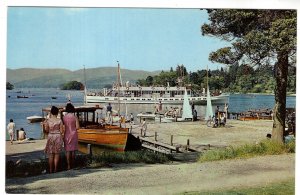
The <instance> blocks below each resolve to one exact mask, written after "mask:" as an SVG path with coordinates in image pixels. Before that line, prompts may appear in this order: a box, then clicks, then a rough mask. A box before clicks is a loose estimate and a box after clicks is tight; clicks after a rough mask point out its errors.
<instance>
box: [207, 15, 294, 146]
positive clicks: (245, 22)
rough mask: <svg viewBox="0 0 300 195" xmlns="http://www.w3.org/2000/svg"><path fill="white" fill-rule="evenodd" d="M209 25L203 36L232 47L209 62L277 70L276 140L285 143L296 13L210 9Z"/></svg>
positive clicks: (211, 56)
mask: <svg viewBox="0 0 300 195" xmlns="http://www.w3.org/2000/svg"><path fill="white" fill-rule="evenodd" d="M207 12H208V15H209V21H210V23H209V24H204V25H202V27H201V29H202V34H203V35H211V36H215V37H218V38H221V39H222V40H225V41H228V42H229V43H231V46H230V47H225V48H220V49H219V50H217V51H215V52H212V53H211V54H210V56H209V59H210V60H211V61H214V62H218V63H223V64H227V65H236V64H239V65H240V64H245V62H246V63H247V64H251V65H253V67H257V66H266V65H270V64H272V65H273V66H274V76H275V82H276V84H275V90H274V92H275V106H274V109H273V111H274V121H273V129H272V140H274V141H277V142H281V143H282V142H283V133H284V129H285V115H286V90H287V76H288V67H289V66H293V65H294V64H295V59H296V57H295V56H296V34H297V33H296V26H297V21H296V18H297V12H296V10H215V9H208V10H207Z"/></svg>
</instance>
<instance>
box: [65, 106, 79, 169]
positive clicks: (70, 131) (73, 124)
mask: <svg viewBox="0 0 300 195" xmlns="http://www.w3.org/2000/svg"><path fill="white" fill-rule="evenodd" d="M66 112H67V114H66V115H64V117H63V124H64V126H65V135H64V146H65V151H66V157H67V165H68V170H70V169H71V168H72V167H74V164H75V152H76V150H78V134H77V130H78V129H79V121H78V118H77V116H75V115H74V112H75V108H74V106H73V104H71V103H68V104H67V105H66Z"/></svg>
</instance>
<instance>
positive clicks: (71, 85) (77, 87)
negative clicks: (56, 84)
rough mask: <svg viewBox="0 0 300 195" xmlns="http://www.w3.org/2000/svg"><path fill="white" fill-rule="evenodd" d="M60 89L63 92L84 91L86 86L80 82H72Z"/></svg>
mask: <svg viewBox="0 0 300 195" xmlns="http://www.w3.org/2000/svg"><path fill="white" fill-rule="evenodd" d="M60 89H62V90H83V89H84V85H83V84H82V83H81V82H78V81H70V82H68V83H65V84H63V85H61V87H60Z"/></svg>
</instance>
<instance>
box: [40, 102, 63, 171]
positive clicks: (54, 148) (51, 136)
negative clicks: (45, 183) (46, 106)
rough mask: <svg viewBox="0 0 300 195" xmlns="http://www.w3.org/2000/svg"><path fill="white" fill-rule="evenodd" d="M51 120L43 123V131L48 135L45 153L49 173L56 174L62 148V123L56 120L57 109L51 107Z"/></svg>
mask: <svg viewBox="0 0 300 195" xmlns="http://www.w3.org/2000/svg"><path fill="white" fill-rule="evenodd" d="M50 112H51V118H49V119H46V120H45V121H44V122H43V130H44V132H46V133H48V138H47V143H46V147H45V153H46V154H48V163H49V173H53V172H54V173H55V172H57V168H58V163H59V155H60V152H61V151H62V148H63V136H62V135H63V134H64V129H63V123H62V120H61V119H59V118H57V115H58V112H59V110H58V108H57V107H56V106H52V107H51V111H50Z"/></svg>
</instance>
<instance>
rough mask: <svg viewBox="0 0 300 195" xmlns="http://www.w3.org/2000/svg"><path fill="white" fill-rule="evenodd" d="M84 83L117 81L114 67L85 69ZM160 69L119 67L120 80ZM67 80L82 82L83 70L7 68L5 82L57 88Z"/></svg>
mask: <svg viewBox="0 0 300 195" xmlns="http://www.w3.org/2000/svg"><path fill="white" fill-rule="evenodd" d="M85 72H86V84H87V87H88V88H89V89H102V88H103V87H104V86H105V85H109V84H110V85H111V84H112V83H113V82H116V81H117V68H116V67H101V68H90V69H86V71H85ZM160 72H161V71H154V72H148V71H143V70H128V69H121V76H122V81H123V82H126V81H130V82H136V81H137V80H138V79H145V78H147V76H154V75H157V74H159V73H160ZM69 81H78V82H82V83H84V70H83V69H80V70H76V71H70V70H67V69H34V68H20V69H7V82H10V83H11V84H13V85H14V86H15V88H58V87H59V86H60V85H61V84H64V83H66V82H69Z"/></svg>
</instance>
